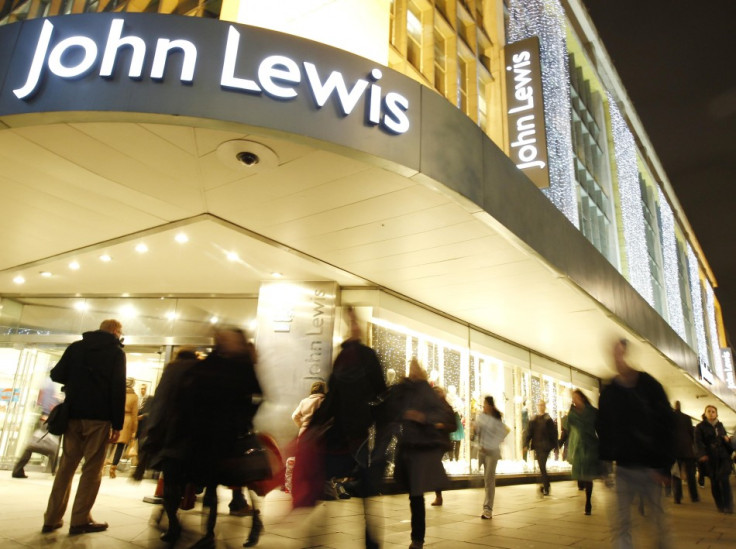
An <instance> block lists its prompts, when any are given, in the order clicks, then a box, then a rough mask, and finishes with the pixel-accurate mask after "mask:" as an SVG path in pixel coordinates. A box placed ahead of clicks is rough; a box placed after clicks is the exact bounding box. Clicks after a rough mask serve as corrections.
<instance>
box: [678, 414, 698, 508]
mask: <svg viewBox="0 0 736 549" xmlns="http://www.w3.org/2000/svg"><path fill="white" fill-rule="evenodd" d="M675 458H676V459H677V463H676V464H675V467H676V471H677V473H678V474H674V475H672V492H673V495H674V498H675V503H680V502H681V501H682V477H683V475H684V476H685V479H686V482H687V487H688V490H689V492H690V500H691V501H692V502H696V501H700V496H699V495H698V486H697V484H696V481H695V430H694V429H693V420H692V419H690V416H688V415H686V414H683V413H682V410H681V409H680V401H679V400H677V401H675Z"/></svg>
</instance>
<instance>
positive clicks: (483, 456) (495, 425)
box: [475, 396, 510, 520]
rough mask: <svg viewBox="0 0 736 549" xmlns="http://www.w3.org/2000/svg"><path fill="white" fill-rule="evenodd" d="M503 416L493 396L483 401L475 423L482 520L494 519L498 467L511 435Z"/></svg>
mask: <svg viewBox="0 0 736 549" xmlns="http://www.w3.org/2000/svg"><path fill="white" fill-rule="evenodd" d="M509 431H510V429H509V427H508V426H507V425H506V424H504V422H503V415H502V414H501V412H500V411H499V410H498V408H496V404H495V402H494V400H493V397H492V396H487V397H486V398H485V399H484V401H483V413H482V414H480V415H479V416H478V418H477V419H476V421H475V439H476V440H477V441H478V447H479V448H480V450H479V459H480V460H481V461H482V462H483V471H484V473H483V483H484V486H485V499H484V500H483V513H482V514H481V516H480V518H482V519H484V520H489V519H491V518H493V502H494V501H495V499H496V466H497V465H498V461H499V460H500V459H501V443H502V442H503V441H504V439H505V438H506V436H507V435H508V434H509Z"/></svg>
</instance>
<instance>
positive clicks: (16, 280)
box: [13, 275, 26, 284]
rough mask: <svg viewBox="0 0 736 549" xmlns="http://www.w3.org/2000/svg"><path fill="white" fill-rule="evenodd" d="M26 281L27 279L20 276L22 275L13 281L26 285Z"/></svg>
mask: <svg viewBox="0 0 736 549" xmlns="http://www.w3.org/2000/svg"><path fill="white" fill-rule="evenodd" d="M25 281H26V279H25V278H23V277H22V276H20V275H18V276H16V277H15V278H14V279H13V282H15V283H16V284H24V283H25Z"/></svg>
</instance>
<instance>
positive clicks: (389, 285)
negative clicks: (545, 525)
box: [0, 13, 734, 474]
mask: <svg viewBox="0 0 736 549" xmlns="http://www.w3.org/2000/svg"><path fill="white" fill-rule="evenodd" d="M0 51H3V52H9V53H8V54H7V55H5V54H4V55H3V57H2V58H0V83H1V84H0V85H1V86H2V87H0V124H2V126H0V127H2V130H0V141H2V145H3V150H4V151H6V152H5V153H3V154H4V161H5V163H4V165H6V166H7V170H6V176H5V179H4V180H3V192H4V193H6V196H8V201H7V204H8V206H7V212H6V214H7V215H6V219H8V220H10V221H9V222H13V223H16V221H17V224H15V225H13V227H14V232H13V235H14V240H15V242H14V245H13V246H12V249H9V250H8V253H7V256H4V257H3V265H2V269H1V270H0V296H1V297H0V298H1V299H2V303H1V304H2V309H1V310H0V320H2V326H3V330H2V335H0V347H1V349H0V350H1V351H2V352H1V353H0V356H2V361H3V362H2V375H3V380H2V382H3V387H7V388H8V391H9V392H8V398H7V399H5V400H4V401H3V406H4V408H3V414H4V416H3V417H2V418H0V420H2V429H3V431H2V432H3V435H2V437H3V438H2V440H0V445H1V446H0V454H1V455H2V460H3V461H2V466H3V467H7V466H9V464H10V463H11V462H12V460H13V459H14V456H15V455H17V453H18V452H19V451H20V450H19V449H20V448H22V446H23V444H24V441H25V440H26V439H27V438H28V436H30V433H31V432H32V430H33V426H34V422H35V417H34V415H33V414H34V413H37V411H38V407H37V406H36V404H38V395H39V393H40V392H41V391H42V389H43V387H44V384H45V374H46V372H47V371H48V368H49V366H50V365H52V364H53V363H54V361H55V360H56V359H58V356H59V355H60V353H61V352H62V351H63V348H64V346H65V345H67V344H68V343H69V342H71V341H73V340H74V339H75V338H76V337H78V334H79V333H80V332H82V331H85V330H89V329H93V328H95V327H96V325H97V324H99V321H100V320H101V319H103V318H107V317H109V316H117V317H123V318H121V320H122V321H123V323H124V330H125V333H126V344H127V346H128V363H129V373H130V374H131V375H133V377H136V379H137V380H138V384H139V385H140V384H142V383H146V384H150V386H151V387H155V384H156V382H157V380H158V377H159V376H160V372H161V369H162V367H163V365H164V364H165V363H166V361H167V360H168V359H169V358H170V357H171V356H172V355H173V353H175V351H176V348H177V347H178V346H180V345H185V344H188V345H195V346H197V347H200V348H202V349H203V350H204V349H206V348H207V346H208V345H209V341H210V340H209V332H210V330H211V328H212V325H213V324H218V323H222V324H234V325H240V326H244V327H246V328H247V329H249V330H252V332H253V333H254V335H255V337H256V343H257V345H258V347H259V351H260V359H261V360H260V364H259V374H260V375H261V376H262V379H263V381H264V383H263V384H264V387H265V390H266V393H267V400H266V403H267V404H266V405H265V406H264V409H263V410H262V415H261V417H260V422H261V426H262V427H263V428H265V429H269V430H270V431H272V432H274V433H275V434H276V435H277V436H278V437H279V438H280V440H286V439H288V437H289V436H292V435H293V433H294V431H295V428H294V426H293V425H291V423H290V418H289V415H290V413H291V410H293V407H294V406H295V404H296V403H297V402H298V400H299V399H300V398H301V397H302V396H303V395H304V394H305V392H306V391H307V389H308V387H309V384H310V382H311V380H313V379H314V378H321V379H324V378H326V377H327V376H328V375H329V367H330V364H331V361H332V359H333V358H334V355H335V352H336V348H337V343H338V342H339V341H340V340H341V338H342V337H343V336H344V333H345V332H344V328H345V327H344V325H343V322H342V319H341V311H342V307H343V306H344V305H346V304H352V305H355V306H356V307H358V309H359V311H360V315H361V318H362V321H363V322H364V334H365V338H366V340H367V341H368V342H369V343H370V344H371V345H372V346H373V347H374V348H375V349H376V350H377V352H378V354H379V356H380V358H381V359H382V363H383V365H384V369H385V371H386V375H387V378H391V377H393V376H394V375H395V376H396V377H400V376H401V375H403V374H404V373H405V372H406V367H407V363H408V360H409V359H410V358H411V357H412V356H417V357H418V358H419V359H420V360H421V361H422V362H423V364H424V365H425V367H426V368H427V371H428V372H429V374H430V377H431V379H432V381H433V382H435V383H437V384H438V385H441V386H443V387H444V388H445V389H446V390H447V392H448V395H449V399H450V400H451V401H452V404H453V407H454V408H455V409H456V411H457V412H458V414H459V416H460V418H461V424H462V425H463V431H464V432H463V440H462V441H461V443H460V445H459V453H458V455H457V458H456V459H448V460H447V461H446V466H447V469H448V471H450V472H451V473H453V474H475V473H477V470H478V469H477V459H476V454H475V449H474V446H473V441H472V440H471V431H472V429H471V426H472V420H473V417H474V415H475V414H477V413H478V411H479V408H478V407H479V405H480V403H481V402H482V398H483V396H485V395H488V394H490V395H493V396H494V398H495V400H496V402H497V403H499V408H500V409H501V411H502V412H503V413H504V414H505V417H506V421H507V423H508V424H509V426H510V427H512V436H509V437H508V438H507V440H506V442H504V448H503V449H502V450H503V456H504V460H503V461H502V463H501V464H500V466H499V471H501V472H503V473H514V474H516V473H524V472H529V471H530V470H531V469H530V467H531V459H530V458H528V457H527V459H526V460H525V456H524V455H523V452H522V448H521V440H522V433H523V429H524V424H525V422H526V421H527V420H528V419H529V418H530V417H532V416H533V415H534V413H535V411H536V404H537V403H538V402H539V401H540V400H545V401H547V403H548V409H549V412H550V414H551V415H553V417H555V419H557V420H558V421H559V420H561V418H562V416H563V415H564V413H565V411H566V410H567V408H568V407H569V403H570V401H569V391H570V389H571V388H573V387H579V388H581V389H583V390H584V391H586V393H587V394H588V395H589V396H590V397H591V399H592V400H593V401H594V402H595V401H596V400H597V392H598V388H599V384H600V380H601V379H604V378H606V377H608V376H610V375H611V369H610V349H608V346H609V345H610V342H611V341H613V340H614V339H615V338H617V337H627V338H630V339H632V340H635V341H637V342H640V344H638V345H637V347H638V354H637V355H636V358H637V359H638V360H639V361H640V362H641V363H643V364H645V365H646V368H647V369H648V370H649V371H652V372H653V373H654V374H655V375H656V376H657V377H659V378H660V379H661V380H662V381H663V383H665V386H667V387H668V389H669V390H671V391H674V392H676V394H677V395H678V396H680V395H682V396H680V399H681V400H683V401H684V402H685V403H686V406H690V403H692V405H691V407H692V409H693V410H694V409H695V406H696V405H697V404H699V403H698V401H697V398H698V397H697V395H698V394H700V393H701V392H702V391H703V390H704V389H703V384H702V383H701V381H700V379H701V377H700V376H701V374H700V369H699V360H698V356H697V354H696V353H695V352H694V351H693V350H692V348H691V347H690V346H688V343H687V342H685V341H683V339H682V338H681V337H679V336H678V334H677V333H676V332H675V331H674V330H673V329H672V328H671V327H670V326H669V325H668V324H667V322H666V321H665V320H664V319H663V318H662V317H661V315H659V314H658V313H657V311H655V310H654V309H653V308H652V307H651V306H650V305H649V304H648V303H647V301H646V300H645V299H644V298H643V297H642V296H641V295H640V293H638V292H637V291H636V290H635V289H634V288H633V287H632V285H631V284H630V283H629V282H628V281H627V280H626V279H625V278H624V276H622V275H621V274H620V273H619V271H618V270H617V265H614V264H612V263H611V261H610V260H609V259H607V258H606V257H604V256H603V255H601V254H600V253H599V251H598V250H596V249H594V248H593V247H592V246H591V245H590V242H589V240H587V239H586V238H585V236H583V235H582V234H581V233H580V232H579V231H578V230H577V229H576V228H575V227H574V226H573V225H571V224H570V223H569V222H568V220H567V219H566V217H565V216H564V215H563V214H562V213H560V211H559V210H558V209H557V208H556V207H555V206H554V205H553V204H552V203H551V202H550V201H549V200H547V198H546V197H545V196H543V195H542V194H541V193H539V190H538V189H537V187H536V186H535V185H534V184H533V183H532V182H530V181H529V179H527V177H526V176H524V175H523V174H522V173H521V172H520V171H519V170H518V169H517V168H516V166H514V164H513V163H512V162H511V161H510V160H509V158H508V157H507V156H506V155H505V154H504V152H503V151H502V150H501V149H499V148H498V147H497V146H496V145H495V144H494V143H493V142H492V141H491V139H490V138H489V137H488V135H487V134H486V133H484V132H483V131H481V130H480V129H479V128H478V126H477V125H475V124H474V122H473V121H472V120H470V119H469V118H468V117H467V116H465V115H464V114H463V113H462V112H461V111H460V110H458V109H457V108H455V106H453V105H452V104H451V103H448V102H447V101H446V100H445V98H443V97H441V96H440V95H438V94H437V93H436V92H435V91H433V90H432V89H430V88H428V87H426V86H423V85H422V84H420V83H419V82H417V81H416V79H412V78H409V77H407V76H405V75H403V74H400V73H398V72H395V71H393V70H391V69H389V68H386V67H384V66H381V65H380V64H377V63H375V62H372V61H370V60H368V59H366V58H363V57H358V56H356V55H352V54H349V53H346V52H345V51H342V50H339V49H336V48H332V47H328V46H326V45H324V44H320V43H316V42H311V41H307V40H304V39H301V38H297V37H294V36H290V35H286V34H281V33H276V32H273V31H269V30H264V29H261V28H256V27H247V26H243V25H238V24H234V23H228V22H226V21H220V20H212V19H201V18H185V17H175V16H164V15H151V14H130V13H118V14H112V13H98V14H85V15H76V16H73V17H67V16H63V17H52V18H40V19H33V20H28V21H25V22H22V23H16V24H12V25H5V26H2V27H0ZM18 189H22V190H20V191H19V190H18ZM16 213H19V214H23V216H24V217H25V218H26V219H28V220H30V221H28V222H26V221H20V220H16V216H15V214H16ZM183 233H187V234H188V235H189V240H190V241H189V243H188V244H187V243H186V242H185V241H184V242H182V241H180V240H178V237H179V235H181V234H183ZM175 239H176V241H177V243H178V244H171V242H173V241H174V240H175ZM164 241H166V244H164ZM198 242H199V243H198ZM144 244H145V245H146V246H147V247H149V248H150V250H151V251H153V250H156V249H158V248H164V247H166V248H167V250H168V251H167V252H166V253H167V255H166V256H165V257H159V259H157V260H153V261H151V260H148V259H143V258H144V257H151V256H152V255H153V254H152V253H148V254H145V253H144V252H140V250H139V246H141V245H144ZM179 245H181V246H190V247H189V248H188V251H186V252H184V251H180V250H183V249H184V248H176V251H172V250H173V248H169V246H179ZM194 245H197V246H198V247H196V248H194ZM134 246H135V248H136V253H138V254H141V255H136V253H133V251H131V250H132V249H133V247H134ZM141 249H142V248H141ZM236 249H237V250H238V253H239V255H238V254H235V251H234V250H236ZM100 254H103V255H100ZM233 254H235V257H233ZM98 256H99V258H100V259H101V258H102V257H103V256H107V257H108V260H107V261H108V262H109V261H110V258H112V265H113V268H108V267H104V266H100V264H99V262H98V261H97V259H98ZM73 263H76V264H77V269H79V265H80V264H81V265H82V268H81V269H80V270H75V271H74V273H71V272H70V269H71V265H72V264H73ZM93 263H94V265H93ZM105 269H107V270H105ZM277 272H278V273H281V274H280V276H283V274H285V275H286V276H285V278H286V280H283V281H274V280H273V278H274V277H275V276H276V274H277ZM44 273H47V274H48V276H47V275H46V274H44ZM272 275H273V276H272ZM20 279H23V282H22V283H19V282H18V280H20ZM56 390H57V391H58V387H57V388H56ZM713 391H714V394H715V393H717V394H718V397H719V398H721V399H723V401H724V402H729V403H731V404H733V402H732V401H733V400H734V399H733V395H732V394H731V393H729V392H728V391H727V389H726V388H725V385H724V383H723V382H720V381H719V380H715V381H714V389H713ZM555 465H556V466H558V467H559V468H561V469H564V468H565V464H564V463H563V462H562V461H561V460H559V462H558V463H556V464H555Z"/></svg>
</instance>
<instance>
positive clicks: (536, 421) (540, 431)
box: [524, 400, 558, 496]
mask: <svg viewBox="0 0 736 549" xmlns="http://www.w3.org/2000/svg"><path fill="white" fill-rule="evenodd" d="M537 410H538V412H539V413H538V414H537V415H536V416H534V418H533V419H532V420H531V421H530V422H529V427H528V428H527V432H526V436H525V440H524V447H525V448H529V449H531V450H534V457H535V459H536V460H537V463H538V464H539V474H540V476H541V479H542V486H541V487H540V489H539V492H540V493H541V494H542V495H543V496H548V495H549V490H550V485H549V475H548V474H547V459H549V454H550V452H552V451H553V450H554V451H556V450H557V441H558V438H557V426H556V425H555V422H554V421H553V420H552V418H551V417H550V416H549V414H548V413H547V403H546V402H545V401H543V400H540V401H539V403H538V404H537Z"/></svg>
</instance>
